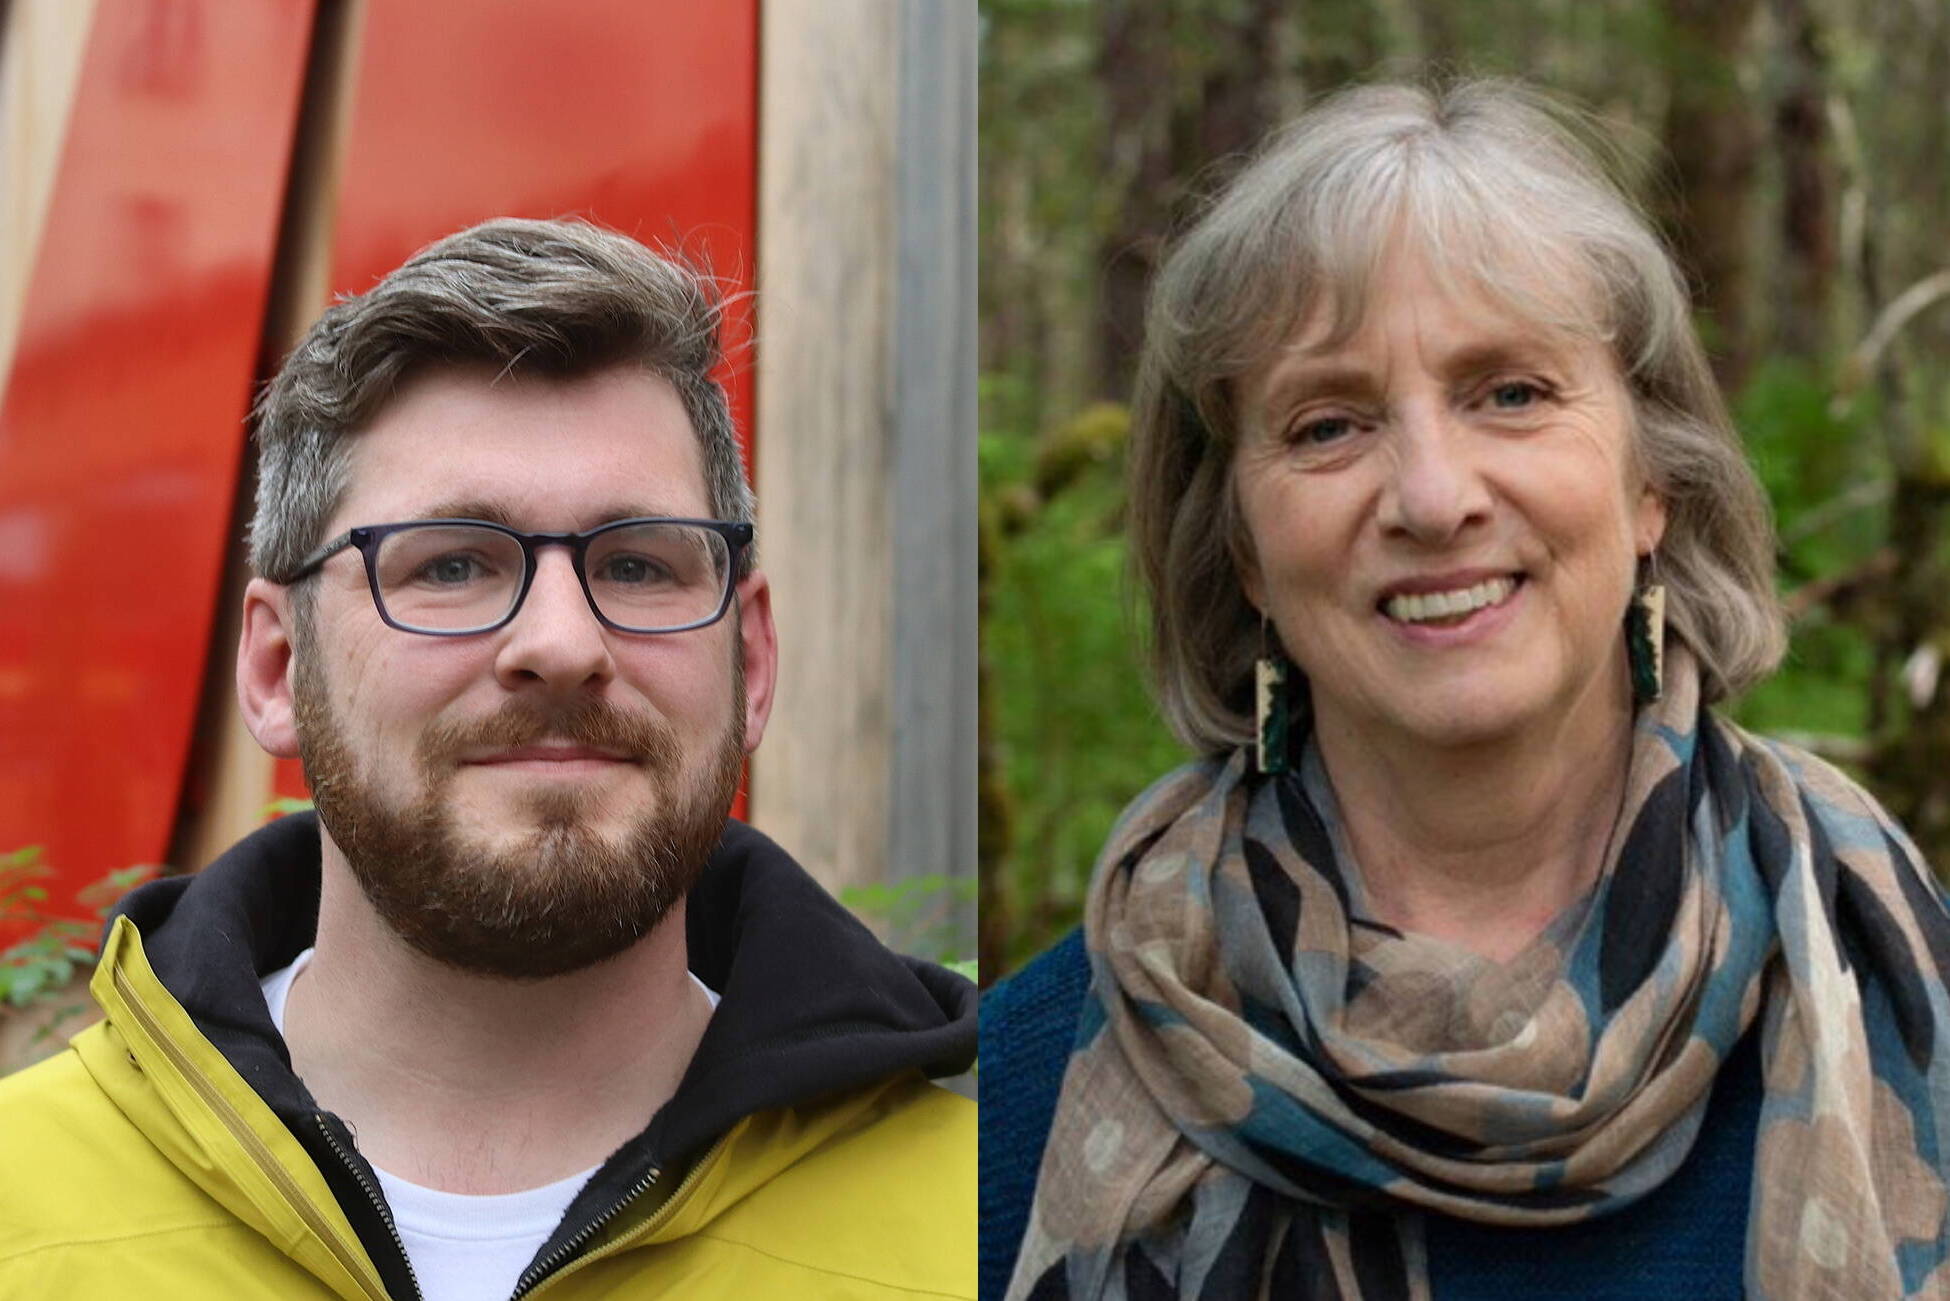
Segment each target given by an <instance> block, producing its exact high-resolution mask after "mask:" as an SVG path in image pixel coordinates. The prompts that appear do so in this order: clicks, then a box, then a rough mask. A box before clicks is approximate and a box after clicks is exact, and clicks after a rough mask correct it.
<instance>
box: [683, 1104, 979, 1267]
mask: <svg viewBox="0 0 1950 1301" xmlns="http://www.w3.org/2000/svg"><path fill="white" fill-rule="evenodd" d="M863 1101H864V1105H862V1103H863ZM842 1116H843V1117H844V1119H843V1120H842V1119H838V1118H839V1117H842ZM776 1162H784V1164H783V1165H779V1164H776ZM724 1165H725V1166H726V1167H729V1169H728V1170H727V1171H726V1172H725V1173H724V1175H723V1177H722V1179H721V1180H720V1181H719V1186H718V1187H717V1188H715V1189H712V1190H709V1191H708V1192H707V1193H706V1195H705V1197H704V1198H702V1199H700V1200H708V1201H710V1202H712V1203H714V1209H713V1210H712V1211H711V1212H710V1213H709V1215H708V1218H707V1219H706V1220H705V1222H703V1223H699V1224H696V1225H693V1226H689V1227H688V1228H681V1227H680V1226H677V1225H673V1226H671V1228H672V1231H673V1233H674V1234H675V1235H676V1236H667V1237H665V1238H664V1241H663V1243H662V1245H661V1246H658V1247H655V1248H654V1250H656V1251H657V1252H658V1253H659V1254H660V1255H664V1256H666V1260H665V1261H664V1265H665V1270H666V1273H665V1277H666V1278H668V1279H689V1278H692V1277H694V1278H695V1280H696V1281H697V1282H698V1283H700V1284H701V1285H703V1291H702V1294H703V1295H707V1296H719V1295H723V1296H792V1297H821V1298H838V1297H846V1298H853V1297H861V1298H874V1299H875V1301H896V1299H897V1298H900V1299H906V1298H921V1297H928V1298H952V1297H962V1298H970V1299H971V1301H972V1298H973V1297H974V1296H975V1236H976V1218H975V1166H976V1130H975V1104H974V1103H973V1102H971V1101H969V1100H968V1099H967V1098H964V1097H961V1096H960V1095H958V1094H955V1093H952V1092H949V1091H948V1090H946V1089H943V1088H941V1087H939V1086H937V1085H933V1084H930V1083H928V1082H927V1081H926V1080H924V1079H922V1078H921V1077H920V1076H919V1075H910V1076H906V1077H904V1078H902V1079H900V1080H897V1081H894V1082H891V1083H890V1084H888V1085H887V1086H886V1087H884V1088H882V1089H881V1090H879V1091H878V1092H877V1093H876V1094H875V1095H874V1096H872V1097H871V1098H870V1099H866V1100H863V1099H861V1098H859V1097H857V1096H856V1097H855V1098H853V1099H834V1100H833V1101H831V1102H829V1103H828V1104H826V1105H825V1106H824V1107H820V1106H817V1105H816V1106H814V1107H812V1108H805V1109H801V1108H792V1109H787V1110H785V1111H781V1112H772V1113H765V1114H762V1115H760V1116H755V1117H753V1118H752V1119H751V1120H750V1121H749V1122H747V1124H746V1125H744V1126H741V1128H740V1131H739V1134H738V1135H737V1137H736V1142H735V1143H734V1146H733V1148H732V1149H731V1150H730V1152H729V1153H728V1154H727V1159H726V1161H725V1162H724ZM740 1165H744V1166H746V1167H747V1172H746V1173H743V1174H741V1173H738V1172H737V1167H738V1166H740ZM768 1165H769V1166H770V1168H767V1169H763V1173H762V1174H761V1175H758V1176H756V1177H754V1176H753V1175H752V1174H751V1173H750V1171H751V1169H753V1168H763V1167H766V1166H768Z"/></svg>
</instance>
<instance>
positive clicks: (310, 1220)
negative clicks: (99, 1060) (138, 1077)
mask: <svg viewBox="0 0 1950 1301" xmlns="http://www.w3.org/2000/svg"><path fill="white" fill-rule="evenodd" d="M114 977H115V991H116V992H117V993H118V994H120V995H121V996H122V1001H123V1005H124V1006H126V1007H127V1008H128V1010H129V1014H130V1015H131V1016H133V1017H134V1018H135V1021H136V1024H137V1025H138V1026H140V1027H141V1029H142V1032H143V1033H144V1034H145V1035H147V1036H148V1038H149V1040H150V1042H151V1043H153V1044H155V1045H156V1047H157V1048H158V1049H159V1050H160V1051H161V1052H162V1054H163V1056H164V1057H166V1058H168V1059H169V1063H170V1065H171V1066H173V1067H174V1068H175V1070H176V1073H177V1074H178V1075H180V1076H181V1077H182V1078H183V1079H184V1080H185V1081H186V1082H187V1083H188V1084H189V1086H190V1089H191V1091H192V1092H194V1093H195V1094H196V1095H197V1097H198V1098H199V1099H200V1100H201V1101H202V1102H203V1105H204V1106H206V1107H208V1108H209V1109H210V1111H211V1113H212V1114H213V1115H215V1116H216V1118H217V1120H218V1122H219V1123H221V1124H222V1125H223V1127H224V1129H225V1130H227V1131H228V1132H229V1134H230V1136H231V1137H232V1138H233V1139H235V1140H236V1142H237V1144H238V1145H239V1146H240V1147H242V1148H243V1149H244V1152H245V1155H247V1156H249V1157H250V1159H251V1160H252V1162H254V1163H255V1164H256V1165H257V1167H258V1169H259V1170H261V1171H262V1172H263V1173H264V1175H265V1177H266V1178H268V1179H269V1180H270V1181H271V1183H272V1184H273V1185H274V1186H275V1187H276V1188H277V1190H278V1191H279V1192H280V1193H282V1194H284V1199H285V1201H286V1202H287V1203H289V1204H290V1206H291V1208H292V1209H293V1210H294V1211H296V1212H297V1213H298V1218H299V1219H300V1220H303V1221H304V1223H305V1227H306V1228H308V1229H310V1230H311V1231H312V1233H313V1234H315V1235H316V1236H317V1237H318V1239H319V1241H321V1242H323V1243H324V1244H325V1248H326V1250H328V1251H330V1252H331V1253H332V1255H333V1257H334V1258H335V1259H336V1260H337V1261H338V1262H339V1264H340V1265H341V1266H343V1267H344V1269H345V1271H346V1273H348V1274H350V1275H351V1276H352V1277H353V1278H355V1279H358V1280H360V1282H361V1283H365V1284H368V1286H367V1291H368V1293H369V1294H370V1295H373V1296H376V1297H380V1298H386V1295H387V1294H386V1287H385V1284H384V1283H380V1284H379V1288H378V1290H377V1291H376V1292H375V1291H373V1290H372V1288H371V1287H370V1285H369V1284H370V1283H372V1282H377V1281H378V1280H377V1279H375V1278H372V1277H371V1276H372V1275H373V1274H374V1270H373V1267H372V1264H371V1262H370V1261H364V1260H361V1259H360V1258H361V1257H362V1256H363V1255H364V1254H365V1253H364V1251H363V1250H359V1251H353V1250H350V1249H348V1248H347V1246H346V1244H345V1242H344V1240H343V1239H342V1238H341V1237H340V1235H339V1233H338V1231H337V1230H336V1229H335V1228H334V1227H333V1226H332V1224H331V1223H330V1222H329V1221H328V1220H327V1219H326V1218H325V1217H324V1216H322V1215H320V1214H319V1213H318V1211H317V1209H316V1207H314V1206H313V1204H312V1200H311V1198H310V1197H309V1196H307V1195H306V1193H305V1191H304V1189H302V1188H300V1187H299V1186H298V1183H297V1181H296V1180H295V1179H293V1178H292V1177H291V1172H290V1171H288V1170H286V1169H285V1168H284V1165H283V1163H282V1162H280V1161H279V1160H278V1159H277V1157H276V1156H274V1155H272V1153H271V1149H270V1147H269V1146H268V1145H266V1143H265V1142H264V1140H263V1139H262V1138H261V1137H259V1135H258V1133H257V1131H256V1130H254V1129H252V1128H251V1127H250V1125H249V1123H248V1122H246V1121H245V1120H244V1118H243V1117H242V1116H240V1115H238V1114H237V1112H236V1109H235V1108H233V1107H232V1106H231V1105H230V1101H229V1099H227V1098H225V1097H224V1096H223V1094H222V1093H221V1092H220V1091H219V1090H218V1089H217V1086H216V1085H215V1084H214V1083H212V1082H211V1081H210V1080H208V1079H205V1078H204V1076H203V1072H201V1071H200V1070H198V1069H197V1068H196V1066H195V1064H194V1063H192V1062H191V1061H190V1059H189V1055H188V1054H186V1053H185V1052H184V1051H183V1050H182V1049H181V1048H179V1047H177V1046H176V1042H175V1041H174V1040H173V1039H171V1038H170V1037H169V1035H168V1034H167V1033H166V1032H165V1031H164V1030H163V1028H162V1025H161V1023H160V1022H158V1021H157V1020H156V1019H155V1017H154V1016H152V1015H151V1014H150V1012H149V1009H148V1008H147V1007H146V1006H145V1005H144V1004H143V1002H142V1000H141V997H140V996H139V995H138V994H137V992H136V990H135V987H134V986H133V985H131V984H130V983H129V978H128V976H127V975H126V974H124V973H123V971H122V970H121V968H120V967H117V968H116V969H115V972H114ZM388 1222H389V1223H390V1220H389V1221H388ZM394 1236H395V1240H397V1237H398V1235H397V1234H395V1235H394ZM402 1254H404V1253H402ZM415 1286H416V1287H417V1286H418V1285H417V1283H416V1284H415ZM415 1295H416V1297H417V1295H418V1294H417V1292H416V1294H415Z"/></svg>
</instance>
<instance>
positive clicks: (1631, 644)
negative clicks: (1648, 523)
mask: <svg viewBox="0 0 1950 1301" xmlns="http://www.w3.org/2000/svg"><path fill="white" fill-rule="evenodd" d="M1645 569H1646V577H1645V579H1644V580H1643V581H1641V582H1640V583H1639V586H1638V590H1637V591H1635V592H1633V593H1632V603H1631V604H1630V605H1628V606H1626V607H1625V656H1626V658H1627V659H1628V660H1630V661H1631V665H1632V703H1633V704H1637V705H1649V704H1651V703H1652V702H1653V701H1655V700H1657V699H1658V698H1659V693H1660V692H1661V691H1663V690H1664V689H1665V685H1666V589H1665V585H1664V584H1663V583H1660V582H1659V581H1658V562H1657V561H1656V560H1654V559H1653V558H1652V557H1650V556H1647V557H1646V564H1645Z"/></svg>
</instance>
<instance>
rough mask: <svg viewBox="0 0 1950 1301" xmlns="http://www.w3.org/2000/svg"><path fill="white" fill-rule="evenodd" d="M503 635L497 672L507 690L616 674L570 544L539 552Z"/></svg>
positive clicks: (560, 686)
mask: <svg viewBox="0 0 1950 1301" xmlns="http://www.w3.org/2000/svg"><path fill="white" fill-rule="evenodd" d="M501 635H502V637H503V639H504V640H503V641H502V644H501V648H500V651H499V653H498V654H497V655H496V657H495V672H496V675H497V676H498V677H499V678H500V679H501V682H502V685H503V686H505V687H507V688H508V689H509V690H519V689H521V688H522V687H524V686H526V685H529V684H532V683H536V682H540V683H542V684H544V685H546V686H548V687H550V688H552V689H557V690H573V689H576V688H579V687H584V686H589V685H593V684H598V683H601V682H605V681H608V680H609V679H610V678H611V677H614V676H615V673H616V662H615V659H614V658H613V657H612V656H611V654H610V645H609V634H608V631H607V630H606V629H605V628H604V627H603V625H602V624H601V622H599V621H598V620H597V618H596V612H595V611H594V610H593V609H591V608H590V605H589V598H588V597H587V596H586V595H585V594H584V592H583V587H582V583H581V581H580V580H579V579H578V578H577V577H576V571H575V565H574V563H573V562H572V561H571V559H570V557H569V553H568V550H567V548H564V547H544V548H542V549H540V550H539V551H538V552H537V553H536V557H535V576H534V578H533V580H532V581H531V582H530V583H529V585H528V595H527V596H526V597H524V598H523V599H522V603H521V609H519V610H517V611H515V617H514V618H513V619H512V620H510V621H509V623H508V626H507V627H506V628H504V629H503V630H502V634H501Z"/></svg>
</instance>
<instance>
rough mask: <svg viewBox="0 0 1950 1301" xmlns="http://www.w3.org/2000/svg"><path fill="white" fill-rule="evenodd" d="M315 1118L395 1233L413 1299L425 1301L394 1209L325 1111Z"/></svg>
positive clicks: (396, 1244) (333, 1149)
mask: <svg viewBox="0 0 1950 1301" xmlns="http://www.w3.org/2000/svg"><path fill="white" fill-rule="evenodd" d="M315 1119H316V1120H317V1121H318V1132H319V1133H321V1134H323V1135H324V1136H325V1141H326V1143H328V1144H330V1145H331V1148H332V1152H333V1154H334V1155H336V1156H337V1157H338V1159H339V1163H340V1164H341V1165H343V1166H344V1167H345V1168H346V1170H347V1171H348V1172H349V1173H350V1174H351V1175H352V1177H353V1178H354V1179H355V1180H357V1181H358V1184H359V1187H360V1188H361V1189H363V1190H364V1192H365V1194H366V1200H367V1201H369V1202H371V1203H372V1209H374V1210H375V1211H378V1212H379V1220H380V1223H382V1224H384V1225H385V1226H386V1232H388V1233H390V1234H392V1235H393V1245H394V1246H395V1247H397V1248H399V1258H400V1259H401V1260H403V1261H405V1262H406V1281H407V1282H409V1283H411V1284H412V1285H413V1301H423V1298H424V1294H423V1293H422V1292H421V1291H420V1276H419V1275H417V1274H415V1273H414V1272H413V1257H411V1256H409V1255H407V1254H406V1241H405V1239H403V1238H401V1237H400V1236H399V1225H398V1224H397V1223H395V1222H394V1220H393V1212H392V1209H391V1208H390V1207H388V1206H387V1205H386V1199H385V1198H384V1197H382V1196H380V1194H379V1190H378V1189H377V1188H374V1187H373V1186H372V1180H370V1179H368V1178H366V1172H365V1171H363V1170H361V1169H360V1168H359V1165H358V1162H356V1161H354V1160H353V1159H352V1154H351V1153H350V1152H347V1151H346V1150H345V1146H344V1145H343V1144H342V1143H340V1142H339V1140H338V1137H337V1136H336V1135H334V1134H333V1133H332V1127H331V1126H330V1125H328V1124H326V1123H325V1115H324V1113H323V1112H320V1113H317V1115H316V1116H315Z"/></svg>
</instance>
